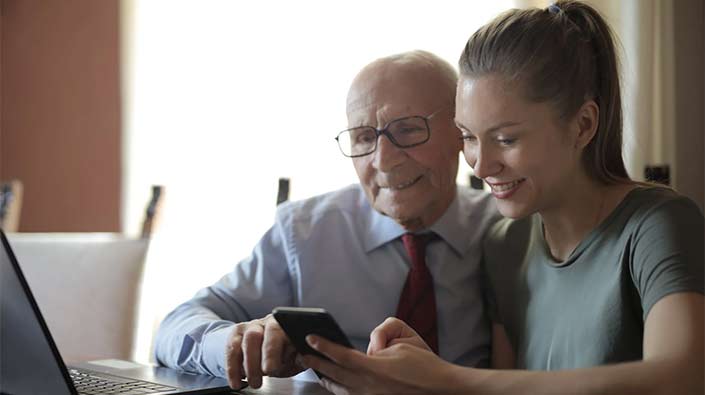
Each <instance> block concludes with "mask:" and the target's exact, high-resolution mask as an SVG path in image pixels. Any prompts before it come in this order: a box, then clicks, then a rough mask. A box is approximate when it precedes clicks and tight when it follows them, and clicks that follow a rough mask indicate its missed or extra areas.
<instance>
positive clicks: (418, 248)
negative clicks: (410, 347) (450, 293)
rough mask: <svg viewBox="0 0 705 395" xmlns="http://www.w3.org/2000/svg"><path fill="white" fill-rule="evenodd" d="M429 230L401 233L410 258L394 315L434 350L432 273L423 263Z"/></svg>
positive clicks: (430, 235) (434, 310) (435, 331)
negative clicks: (409, 264) (416, 232)
mask: <svg viewBox="0 0 705 395" xmlns="http://www.w3.org/2000/svg"><path fill="white" fill-rule="evenodd" d="M433 237H434V236H433V235H432V234H423V235H415V234H412V233H406V234H404V235H403V236H402V237H401V240H402V241H403V242H404V248H406V252H407V253H408V254H409V257H410V258H411V269H410V270H409V275H408V276H407V277H406V283H405V284H404V290H403V291H402V293H401V297H400V298H399V306H398V307H397V318H399V319H400V320H402V321H404V322H406V323H407V324H409V326H411V327H412V328H414V330H415V331H416V332H417V333H418V334H419V335H420V336H421V337H422V338H423V339H424V341H426V344H428V345H429V346H430V347H431V349H432V350H433V352H435V353H436V354H438V323H437V320H436V295H435V293H434V291H433V277H431V272H430V271H429V270H428V267H427V266H426V244H427V243H428V242H429V241H430V240H431V239H432V238H433Z"/></svg>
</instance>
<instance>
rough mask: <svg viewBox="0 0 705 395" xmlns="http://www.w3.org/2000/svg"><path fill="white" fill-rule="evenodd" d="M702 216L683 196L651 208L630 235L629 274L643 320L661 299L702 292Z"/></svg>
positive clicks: (704, 262)
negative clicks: (630, 256)
mask: <svg viewBox="0 0 705 395" xmlns="http://www.w3.org/2000/svg"><path fill="white" fill-rule="evenodd" d="M703 223H704V222H703V215H702V213H701V212H700V210H699V209H698V207H697V206H696V205H695V203H693V202H692V201H691V200H689V199H687V198H685V197H678V198H676V199H670V200H668V201H666V202H663V203H661V204H659V205H658V206H656V207H654V208H652V209H650V210H649V211H648V212H647V213H645V215H644V216H643V217H642V218H641V220H640V222H639V224H638V225H637V227H636V229H635V231H634V234H633V235H632V240H631V242H632V247H631V254H632V257H633V259H632V261H631V268H630V270H631V275H632V279H633V281H634V285H635V286H636V289H637V291H638V292H639V296H640V297H641V305H642V310H643V319H644V320H646V317H647V315H648V313H649V311H650V310H651V308H652V307H653V306H654V304H656V302H658V301H659V300H660V299H661V298H663V297H665V296H667V295H670V294H673V293H678V292H699V293H703V288H704V285H703V282H704V279H703V267H704V266H705V260H704V258H703V239H704V237H703Z"/></svg>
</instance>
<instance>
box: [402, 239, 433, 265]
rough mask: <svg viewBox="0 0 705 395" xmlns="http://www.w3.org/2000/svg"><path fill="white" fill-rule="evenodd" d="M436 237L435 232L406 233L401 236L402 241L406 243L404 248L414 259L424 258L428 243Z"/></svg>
mask: <svg viewBox="0 0 705 395" xmlns="http://www.w3.org/2000/svg"><path fill="white" fill-rule="evenodd" d="M434 238H435V234H433V233H422V234H415V233H404V234H403V235H402V236H401V241H402V242H403V243H404V248H405V249H406V252H407V253H408V254H409V257H410V258H411V259H412V261H413V260H415V259H423V258H422V257H424V256H425V255H426V245H427V244H428V242H430V241H431V240H433V239H434Z"/></svg>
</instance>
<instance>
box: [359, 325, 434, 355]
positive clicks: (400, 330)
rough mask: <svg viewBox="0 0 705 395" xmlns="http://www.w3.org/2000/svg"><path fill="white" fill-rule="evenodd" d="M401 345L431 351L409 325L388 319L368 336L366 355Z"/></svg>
mask: <svg viewBox="0 0 705 395" xmlns="http://www.w3.org/2000/svg"><path fill="white" fill-rule="evenodd" d="M401 343H405V344H409V345H412V346H415V347H418V348H421V349H424V350H428V351H431V348H430V347H429V346H428V344H426V342H424V341H423V339H422V338H421V336H419V335H418V333H416V331H414V330H413V329H412V328H411V327H410V326H409V325H407V324H406V323H405V322H404V321H402V320H400V319H398V318H393V317H390V318H387V319H386V320H384V322H383V323H381V324H379V325H378V326H377V327H376V328H375V329H374V330H373V331H372V333H371V334H370V345H369V346H368V347H367V355H374V354H376V353H377V352H379V351H381V350H383V349H385V348H387V347H390V346H393V345H395V344H401Z"/></svg>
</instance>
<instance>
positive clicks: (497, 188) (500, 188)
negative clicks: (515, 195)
mask: <svg viewBox="0 0 705 395" xmlns="http://www.w3.org/2000/svg"><path fill="white" fill-rule="evenodd" d="M522 181H523V180H517V181H512V182H509V183H506V184H502V185H492V190H493V191H495V192H505V191H508V190H510V189H512V188H514V187H515V186H517V185H519V183H520V182H522Z"/></svg>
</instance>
